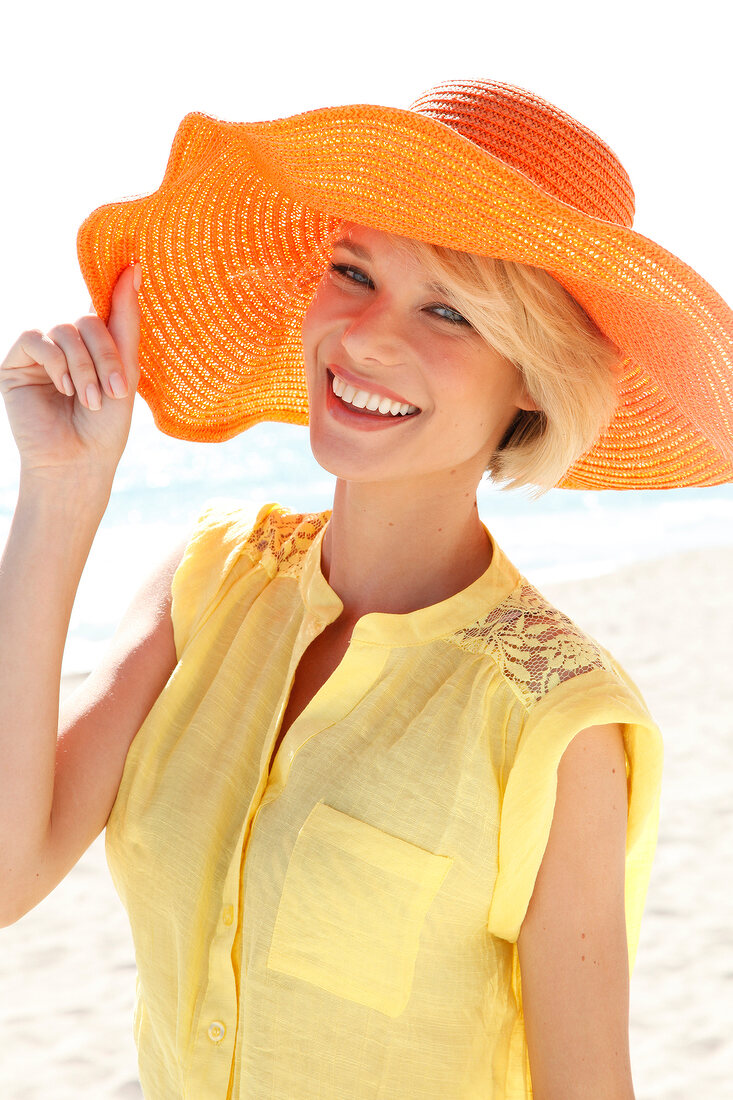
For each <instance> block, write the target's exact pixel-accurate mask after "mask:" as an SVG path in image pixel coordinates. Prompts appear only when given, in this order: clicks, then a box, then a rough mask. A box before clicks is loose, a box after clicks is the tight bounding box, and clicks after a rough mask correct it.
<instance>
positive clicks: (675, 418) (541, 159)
mask: <svg viewBox="0 0 733 1100" xmlns="http://www.w3.org/2000/svg"><path fill="white" fill-rule="evenodd" d="M633 212H634V195H633V190H632V188H631V184H630V182H629V178H628V176H627V174H626V172H625V171H624V169H623V168H622V166H621V165H620V163H619V161H618V159H617V157H616V156H615V154H614V153H613V152H612V150H611V149H610V148H609V147H608V146H607V145H606V144H605V143H604V142H603V141H601V140H600V138H598V137H597V136H596V135H595V134H593V133H592V132H591V131H590V130H588V129H587V128H586V127H585V126H583V125H581V124H580V123H578V122H576V121H575V120H574V119H572V118H571V117H570V116H569V115H567V114H565V112H563V111H561V110H559V109H558V108H556V107H554V106H552V105H551V104H549V103H547V102H546V101H544V100H542V99H540V98H539V97H538V96H536V95H533V94H532V93H530V92H527V91H524V90H522V89H519V88H514V87H512V86H510V85H506V84H500V83H496V82H489V81H470V82H458V81H455V82H450V83H448V84H443V85H440V86H439V87H437V88H435V89H433V90H432V91H430V92H428V93H426V94H425V95H424V96H422V97H420V98H419V99H418V100H417V101H416V102H415V103H414V104H413V105H412V107H411V108H410V109H409V110H402V109H398V108H391V107H380V106H373V105H364V104H360V105H352V106H345V107H329V108H324V109H322V110H315V111H309V112H307V113H305V114H299V115H295V116H293V117H290V118H285V119H279V120H276V121H269V122H258V123H235V122H223V121H219V120H217V119H214V118H210V117H208V116H206V115H203V114H198V113H194V114H190V115H187V116H186V118H184V120H183V122H182V123H181V125H180V127H179V129H178V131H177V133H176V136H175V139H174V142H173V148H172V150H171V154H170V158H169V160H168V166H167V168H166V172H165V176H164V178H163V182H162V183H161V185H160V187H159V188H158V190H157V191H155V192H154V193H153V194H151V195H147V196H145V197H142V198H134V199H128V200H125V201H122V202H115V203H111V204H109V205H106V206H102V207H100V208H99V209H98V210H96V211H94V213H93V214H91V215H90V217H89V218H87V220H86V221H85V222H84V224H83V225H82V227H81V229H80V230H79V235H78V254H79V261H80V265H81V270H82V273H83V275H84V278H85V280H86V283H87V286H88V288H89V291H90V293H91V297H92V301H93V303H94V306H95V309H96V311H97V313H98V314H99V315H100V316H101V317H103V318H106V317H107V316H108V313H109V303H110V298H111V293H112V289H113V286H114V284H115V281H116V279H117V277H118V275H119V274H120V272H121V270H122V269H123V268H124V267H125V265H127V264H129V263H131V262H133V261H138V262H140V263H141V265H142V273H143V284H142V291H141V295H140V302H141V311H142V327H141V343H140V364H141V381H140V393H141V394H142V396H143V397H144V399H145V400H146V401H147V403H148V404H149V405H150V408H151V409H152V412H153V416H154V418H155V421H156V423H157V425H158V427H159V428H160V429H161V430H162V431H163V432H166V433H167V434H169V435H173V436H176V437H179V438H182V439H190V440H207V441H214V440H222V439H227V438H229V437H231V436H233V435H236V434H237V433H239V432H242V431H243V430H245V429H246V428H248V427H250V426H251V425H253V424H255V423H258V422H260V421H286V422H291V423H298V424H305V423H307V420H308V398H307V392H306V383H305V371H304V365H303V354H302V345H301V337H300V330H301V324H302V319H303V315H304V312H305V309H306V307H307V305H308V302H309V301H310V299H311V297H312V295H313V292H314V290H315V287H316V285H317V283H318V281H319V279H320V278H321V276H322V274H323V272H324V270H325V268H326V265H327V263H328V256H329V246H330V241H331V239H332V237H333V233H334V232H335V230H336V228H337V227H338V225H339V224H340V223H341V222H343V221H349V222H356V223H358V224H362V225H367V226H371V227H373V228H376V229H380V230H385V231H389V232H392V233H397V234H400V235H402V236H407V237H414V238H417V239H419V240H423V241H428V242H432V243H434V244H438V245H443V246H447V247H449V248H452V249H457V250H460V251H465V252H473V253H478V254H483V255H489V256H494V257H497V258H500V259H504V260H513V261H516V262H518V263H522V264H530V265H533V266H537V267H541V268H544V269H546V270H547V271H548V272H550V274H552V275H553V276H554V277H555V278H556V279H557V280H558V282H559V283H561V284H562V286H563V287H565V288H566V289H567V290H568V291H569V292H570V293H571V294H572V295H573V297H574V298H575V299H576V300H577V301H578V302H579V303H580V305H581V306H582V307H583V308H584V309H585V311H586V312H587V314H588V315H589V316H590V317H591V318H592V319H593V321H594V322H595V323H596V324H597V325H598V327H599V328H600V329H601V330H602V331H603V332H604V333H606V335H607V336H608V337H609V338H610V339H611V340H612V341H613V342H614V343H615V344H616V346H617V347H618V348H619V349H620V351H621V353H622V356H623V362H622V365H621V373H620V382H619V402H618V407H617V411H616V413H615V415H614V418H613V420H612V422H611V424H610V426H609V428H608V429H607V431H605V432H604V433H603V435H602V436H601V438H599V439H598V441H597V442H596V443H595V445H594V446H593V447H592V448H591V449H590V451H588V452H587V453H586V454H585V455H583V456H582V457H581V458H580V459H579V460H578V461H577V462H576V463H575V464H574V465H573V466H572V467H571V469H570V470H569V471H568V473H567V474H566V476H565V478H564V479H563V481H562V482H561V483H560V485H561V487H564V488H584V489H633V488H652V489H653V488H674V487H679V486H692V485H694V486H703V485H716V484H720V483H722V482H727V481H731V480H733V371H732V365H733V314H732V313H731V310H730V309H729V308H728V306H727V305H726V304H725V302H724V301H723V300H722V299H721V298H720V296H719V295H718V294H717V293H716V292H715V291H714V290H713V289H712V287H710V286H709V285H708V284H707V283H706V282H705V280H704V279H702V278H701V277H700V276H699V275H698V274H697V273H696V272H695V271H693V270H692V269H691V268H690V267H689V266H687V265H686V264H685V263H683V262H682V261H681V260H680V259H678V258H677V257H676V256H674V255H673V254H672V253H670V252H667V251H666V250H665V249H664V248H662V247H661V246H659V245H658V244H655V243H654V242H653V241H651V240H649V239H647V238H646V237H644V236H642V235H641V234H639V233H637V232H635V231H634V229H632V221H633Z"/></svg>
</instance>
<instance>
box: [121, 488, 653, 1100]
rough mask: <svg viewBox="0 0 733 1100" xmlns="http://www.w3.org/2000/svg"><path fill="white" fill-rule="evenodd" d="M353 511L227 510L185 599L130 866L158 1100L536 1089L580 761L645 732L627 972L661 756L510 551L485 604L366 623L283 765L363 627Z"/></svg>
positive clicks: (635, 799)
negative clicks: (565, 771) (561, 786)
mask: <svg viewBox="0 0 733 1100" xmlns="http://www.w3.org/2000/svg"><path fill="white" fill-rule="evenodd" d="M329 515H330V513H328V512H324V513H319V514H312V515H293V514H291V513H289V512H288V511H287V510H285V509H282V508H280V507H279V506H277V505H268V506H266V507H265V508H263V509H262V510H261V511H260V512H259V514H258V515H257V516H256V518H254V519H253V518H252V517H247V516H246V515H244V514H242V513H241V512H240V511H239V510H237V509H231V510H226V509H221V508H216V507H212V508H211V509H210V510H209V511H208V512H207V513H206V514H205V515H204V517H203V518H202V520H201V521H200V523H199V525H198V527H197V529H196V531H195V533H194V535H193V537H192V539H191V542H190V544H189V546H188V548H187V550H186V552H185V555H184V557H183V560H182V562H181V565H180V567H179V569H178V571H177V573H176V575H175V578H174V582H173V610H172V616H173V624H174V632H175V639H176V648H177V654H178V659H179V661H178V665H177V667H176V669H175V671H174V673H173V675H172V677H171V679H170V681H169V682H168V684H167V686H166V687H165V689H164V690H163V692H162V693H161V695H160V697H159V698H158V700H157V702H156V704H155V706H154V707H153V709H152V711H151V712H150V715H149V716H148V718H147V720H146V722H145V723H144V725H143V727H142V729H141V730H140V732H139V733H138V735H137V737H136V738H135V740H134V742H133V744H132V746H131V748H130V751H129V754H128V757H127V761H126V765H125V769H124V774H123V777H122V782H121V785H120V789H119V793H118V796H117V800H116V802H115V805H114V807H113V810H112V813H111V816H110V819H109V823H108V827H107V856H108V861H109V865H110V869H111V872H112V876H113V879H114V882H115V885H116V888H117V890H118V892H119V895H120V897H121V899H122V901H123V904H124V905H125V907H126V909H127V912H128V914H129V918H130V922H131V926H132V932H133V937H134V942H135V951H136V957H137V966H138V1001H137V1010H136V1016H135V1033H136V1040H137V1044H138V1050H139V1062H140V1078H141V1082H142V1085H143V1089H144V1092H145V1095H146V1097H148V1098H149V1100H209V1098H211V1100H214V1098H216V1100H230V1098H231V1100H235V1098H236V1100H245V1098H246V1100H316V1098H318V1100H370V1098H374V1100H377V1098H379V1100H446V1098H450V1100H479V1098H480V1100H487V1098H489V1097H491V1098H492V1100H519V1098H522V1100H524V1098H525V1097H528V1096H531V1084H530V1079H529V1069H528V1061H527V1050H526V1043H525V1037H524V1028H523V1019H522V1006H521V986H520V979H519V967H518V960H517V949H516V939H517V936H518V934H519V930H520V927H521V924H522V920H523V918H524V914H525V912H526V909H527V905H528V903H529V899H530V897H531V894H532V890H533V886H534V881H535V877H536V874H537V871H538V868H539V865H540V862H541V859H542V855H543V853H544V849H545V845H546V842H547V837H548V833H549V829H550V824H551V821H552V814H553V809H554V799H555V787H556V771H557V766H558V763H559V761H560V758H561V756H562V754H563V752H564V750H565V749H566V747H567V746H568V744H569V742H570V741H571V740H572V738H573V737H574V735H575V734H576V733H578V732H579V731H580V730H582V729H584V728H586V727H588V726H592V725H596V724H600V723H606V722H620V723H622V724H623V726H624V730H625V740H626V752H627V768H628V781H629V818H628V832H627V864H626V867H627V871H626V907H627V928H628V940H629V952H630V957H631V958H632V959H633V956H634V952H635V949H636V944H637V940H638V935H639V924H640V919H641V911H642V906H643V901H644V895H645V892H646V887H647V881H648V876H649V870H650V864H651V859H652V854H653V849H654V844H655V839H656V827H657V817H658V805H659V787H660V774H661V755H662V753H661V740H660V736H659V732H658V730H657V728H656V726H655V725H654V722H653V721H652V719H651V718H650V716H649V714H648V712H647V709H646V707H645V705H644V702H643V700H642V699H641V697H640V695H639V693H638V691H637V689H636V688H635V687H634V685H633V683H632V682H631V681H630V680H629V678H628V677H627V676H626V674H625V673H624V672H623V671H622V670H621V669H620V668H619V666H618V665H617V664H616V662H615V661H614V660H613V658H612V657H611V656H610V655H609V654H608V653H607V652H606V650H605V649H603V648H602V647H601V646H599V645H598V644H597V643H596V642H595V641H593V639H591V638H589V637H588V636H587V635H585V634H584V633H583V632H582V631H581V630H579V628H578V627H576V626H575V625H574V624H573V623H572V622H571V621H570V620H569V619H567V618H566V617H565V616H564V615H562V614H561V613H560V612H559V611H557V610H555V608H553V607H552V606H551V605H550V604H549V603H548V602H547V601H546V600H545V599H544V598H543V597H542V596H541V595H540V594H539V593H538V592H537V591H536V590H535V589H534V588H533V587H532V586H531V585H529V584H528V583H527V582H526V581H525V580H524V578H523V577H522V576H520V574H519V573H518V572H517V571H516V569H515V568H514V567H513V566H512V565H511V563H510V562H509V561H508V560H507V559H506V557H505V556H504V554H503V553H502V552H501V550H500V549H499V548H498V547H497V546H496V545H495V544H494V553H493V559H492V562H491V565H490V566H489V568H488V569H487V571H486V572H485V573H484V574H483V575H482V576H481V577H479V579H478V580H476V581H475V582H474V583H473V584H472V585H470V586H469V587H468V588H466V589H464V590H463V591H462V592H459V593H458V594H457V595H455V596H453V597H451V598H450V599H448V600H444V601H443V602H441V603H438V604H435V605H433V606H430V607H426V608H423V609H421V610H419V611H415V612H413V613H411V614H406V615H391V614H376V613H375V614H370V615H365V616H364V617H363V618H362V619H360V620H359V622H358V623H357V625H356V628H355V630H354V632H353V636H352V639H351V643H350V645H349V648H348V651H347V653H346V655H345V656H344V658H343V660H342V662H341V664H340V665H339V667H338V668H337V669H336V670H335V672H334V673H333V674H332V676H331V677H330V678H329V680H328V681H327V682H326V683H325V684H324V685H323V687H322V688H321V690H320V691H319V692H318V693H317V694H316V696H315V697H314V698H313V700H312V701H311V702H310V703H309V705H308V706H307V707H306V708H305V710H304V711H303V712H302V714H301V715H300V716H299V717H298V719H297V720H296V721H295V722H294V723H293V725H292V726H291V728H290V730H289V731H288V732H287V734H286V736H285V737H284V739H283V742H282V744H281V746H280V748H279V750H278V752H277V755H276V756H275V758H274V760H272V761H271V759H270V758H271V755H272V748H273V746H274V744H275V741H276V739H277V734H278V731H279V725H280V721H281V719H282V716H283V713H284V710H285V706H286V704H287V699H288V692H289V689H290V685H291V682H292V678H293V676H294V673H295V670H296V668H297V664H298V661H299V659H300V657H301V656H302V654H303V652H304V650H305V649H306V648H307V646H308V645H309V644H310V642H311V641H312V640H313V639H314V638H315V637H316V636H317V635H318V634H319V633H320V632H321V631H322V630H323V629H324V627H325V626H326V625H327V624H328V623H331V622H333V621H334V620H335V619H336V618H337V617H338V615H339V614H340V612H341V610H342V604H341V601H340V600H339V598H338V596H337V595H336V593H335V592H334V591H333V590H332V589H331V588H330V587H329V585H328V583H327V582H326V580H325V578H324V577H323V574H322V572H321V567H320V545H321V540H322V537H323V532H324V529H325V526H326V524H327V523H328V519H329Z"/></svg>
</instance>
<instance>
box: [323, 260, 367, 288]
mask: <svg viewBox="0 0 733 1100" xmlns="http://www.w3.org/2000/svg"><path fill="white" fill-rule="evenodd" d="M330 269H331V271H334V272H335V273H336V274H337V275H340V276H341V278H342V279H345V280H346V281H347V282H349V283H356V284H357V285H359V286H372V285H373V284H372V280H371V279H370V278H369V276H368V275H367V274H366V273H365V272H363V271H361V269H360V268H358V267H352V265H351V264H335V263H334V262H333V261H331V264H330Z"/></svg>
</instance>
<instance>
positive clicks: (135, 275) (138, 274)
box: [132, 264, 143, 291]
mask: <svg viewBox="0 0 733 1100" xmlns="http://www.w3.org/2000/svg"><path fill="white" fill-rule="evenodd" d="M142 281H143V269H142V268H141V267H140V264H135V266H134V268H133V271H132V285H133V286H134V287H135V290H136V291H137V290H139V289H140V287H141V286H142Z"/></svg>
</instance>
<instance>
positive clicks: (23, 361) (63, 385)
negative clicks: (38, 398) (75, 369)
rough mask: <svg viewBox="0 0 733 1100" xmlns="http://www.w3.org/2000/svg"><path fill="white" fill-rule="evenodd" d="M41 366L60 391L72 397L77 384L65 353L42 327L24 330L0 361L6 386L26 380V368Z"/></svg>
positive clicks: (25, 382) (0, 372) (21, 383)
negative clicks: (71, 373)
mask: <svg viewBox="0 0 733 1100" xmlns="http://www.w3.org/2000/svg"><path fill="white" fill-rule="evenodd" d="M39 366H40V367H42V368H43V370H44V371H45V372H46V374H47V375H48V377H49V378H50V379H51V381H52V382H53V384H54V386H55V387H56V389H57V390H58V391H59V393H64V394H66V395H67V396H68V397H71V396H72V394H73V393H74V386H73V383H72V381H71V379H70V377H69V374H68V364H67V362H66V356H65V355H64V353H63V351H62V350H61V348H60V347H59V346H58V345H57V344H55V343H54V341H53V340H52V338H51V337H50V336H49V335H48V334H46V333H43V332H41V331H40V330H39V329H29V330H28V331H27V332H23V333H21V335H20V336H19V337H18V339H17V340H16V342H15V343H14V344H13V346H12V348H11V349H10V351H9V352H8V354H7V355H6V356H5V359H4V360H3V362H2V364H1V365H0V374H2V380H3V385H4V387H8V388H12V387H13V386H14V385H18V386H22V385H26V384H27V371H28V370H29V368H30V369H31V370H33V369H35V368H37V367H39Z"/></svg>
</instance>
